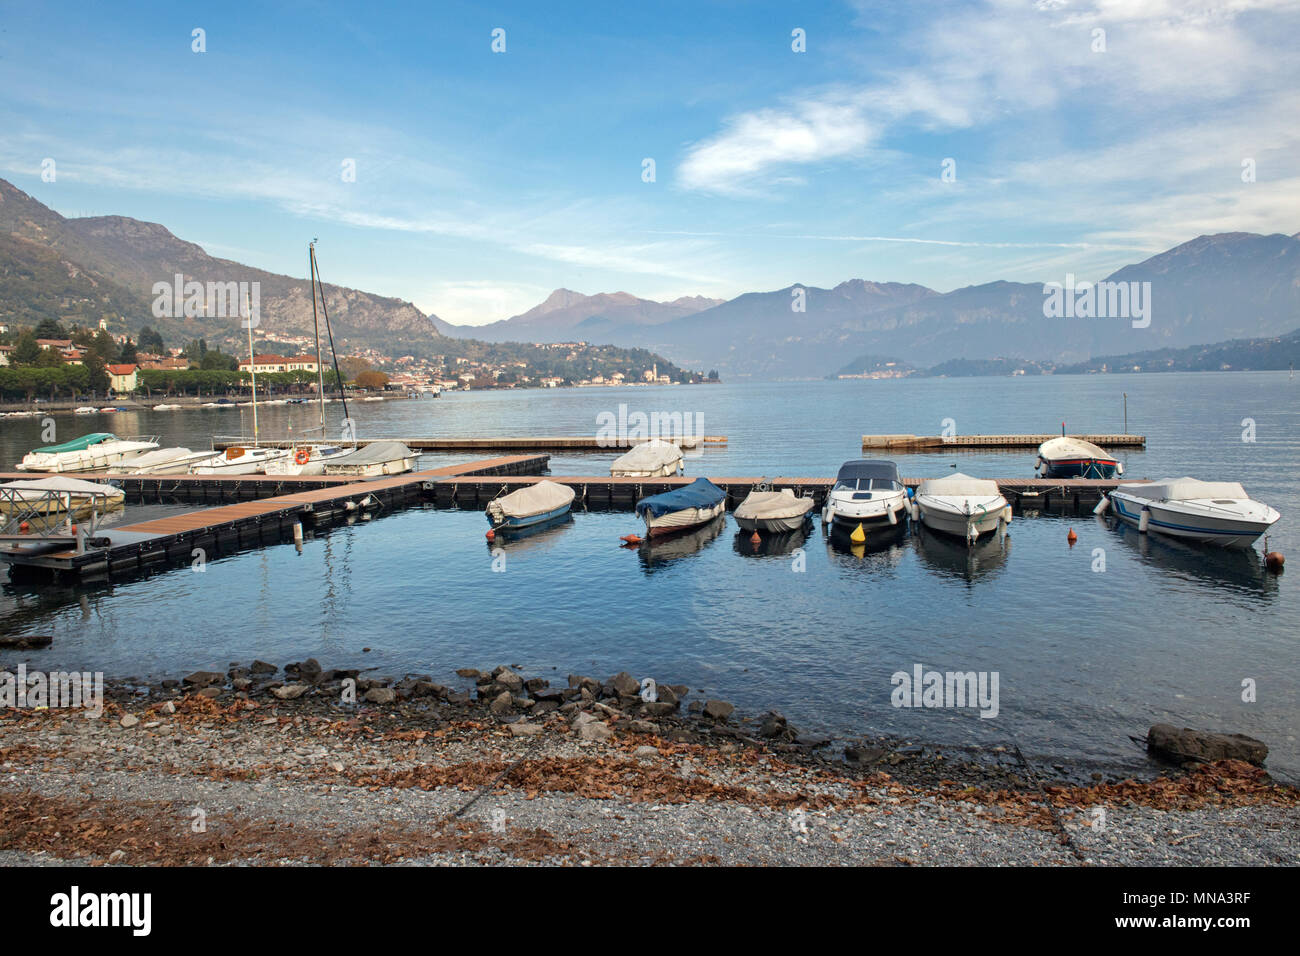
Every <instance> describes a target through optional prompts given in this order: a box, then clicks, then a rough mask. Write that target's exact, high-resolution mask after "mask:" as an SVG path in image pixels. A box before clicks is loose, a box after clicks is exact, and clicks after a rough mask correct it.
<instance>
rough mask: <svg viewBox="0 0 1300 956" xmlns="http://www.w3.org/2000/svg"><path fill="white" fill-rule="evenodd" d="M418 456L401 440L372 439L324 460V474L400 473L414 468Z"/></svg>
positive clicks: (373, 474)
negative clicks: (352, 449)
mask: <svg viewBox="0 0 1300 956" xmlns="http://www.w3.org/2000/svg"><path fill="white" fill-rule="evenodd" d="M419 457H420V456H419V455H418V454H416V453H415V452H413V451H411V449H409V448H407V447H406V445H405V443H403V442H400V441H394V440H387V441H372V442H371V443H370V444H369V445H366V446H365V447H363V448H358V449H356V450H355V451H350V452H348V453H347V454H346V455H340V456H339V457H337V458H332V459H330V460H328V461H326V462H325V474H327V475H357V476H360V477H365V478H370V477H375V476H377V475H401V474H405V473H406V472H408V471H410V470H411V469H412V468H414V467H415V462H416V460H417V459H418V458H419Z"/></svg>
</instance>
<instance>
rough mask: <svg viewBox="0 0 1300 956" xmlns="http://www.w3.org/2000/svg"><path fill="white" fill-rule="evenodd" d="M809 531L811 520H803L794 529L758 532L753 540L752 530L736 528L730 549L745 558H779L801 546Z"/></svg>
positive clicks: (810, 531) (810, 530)
mask: <svg viewBox="0 0 1300 956" xmlns="http://www.w3.org/2000/svg"><path fill="white" fill-rule="evenodd" d="M811 533H812V522H811V521H805V522H804V523H803V524H802V525H801V526H800V527H798V528H796V529H795V530H794V531H782V532H780V533H779V534H760V535H759V536H758V540H757V541H755V540H754V532H752V531H746V530H744V529H743V528H738V529H737V530H736V535H735V537H734V538H732V541H731V549H732V550H733V551H735V552H736V554H739V555H742V556H744V557H746V558H781V557H786V556H787V555H790V554H793V553H794V552H795V551H796V550H797V549H799V548H802V547H803V545H804V542H805V541H807V540H808V536H809V535H810V534H811Z"/></svg>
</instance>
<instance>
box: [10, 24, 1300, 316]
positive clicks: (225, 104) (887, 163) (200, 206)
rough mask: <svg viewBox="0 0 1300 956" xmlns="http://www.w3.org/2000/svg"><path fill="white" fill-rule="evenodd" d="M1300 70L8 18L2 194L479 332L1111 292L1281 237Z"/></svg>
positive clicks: (1143, 31) (1209, 29)
mask: <svg viewBox="0 0 1300 956" xmlns="http://www.w3.org/2000/svg"><path fill="white" fill-rule="evenodd" d="M543 7H544V9H542V8H543ZM195 28H202V29H203V30H204V31H205V34H206V47H207V50H206V52H204V53H195V52H193V51H192V49H191V46H192V30H194V29H195ZM497 28H501V29H503V30H504V31H505V44H506V49H505V52H504V53H494V52H493V51H492V49H491V44H492V31H493V30H494V29H497ZM796 28H799V29H802V30H803V31H805V34H806V45H807V50H806V52H803V53H796V52H794V51H793V50H792V49H791V44H792V37H791V31H792V30H794V29H796ZM1097 30H1102V31H1104V45H1105V49H1104V50H1095V49H1094V47H1096V46H1097V45H1098V34H1096V32H1095V31H1097ZM1298 50H1300V4H1297V3H1296V2H1294V0H1276V2H1274V0H1224V2H1219V3H1217V4H1215V5H1214V6H1209V5H1207V4H1204V3H1185V2H1180V0H1135V2H1121V0H1087V2H1084V0H1039V2H1037V3H1034V2H1015V3H1012V2H1007V0H989V2H980V3H976V2H971V3H929V2H925V0H920V2H911V3H909V2H885V3H866V2H862V3H832V2H827V3H817V4H806V3H762V2H758V3H755V2H734V3H733V2H721V3H709V2H705V0H695V2H690V3H658V4H655V3H650V4H618V5H614V4H606V3H590V4H576V3H573V4H569V3H548V4H537V3H519V4H493V5H471V4H460V3H410V4H407V3H382V2H373V3H369V4H360V5H359V4H355V3H351V4H346V3H333V2H301V3H283V4H263V3H258V4H244V3H238V2H224V3H214V4H201V3H200V4H183V5H182V4H175V3H159V4H151V3H134V4H133V3H123V4H95V5H91V4H84V3H83V4H61V3H30V4H28V3H24V4H17V3H12V2H7V3H5V4H4V6H3V17H2V18H0V129H3V130H4V132H3V135H0V176H3V177H4V178H7V179H9V180H11V181H12V182H14V183H15V184H16V185H17V186H18V187H19V188H21V189H23V190H25V191H27V192H29V193H31V194H32V195H34V196H35V197H36V198H38V199H40V200H41V201H42V202H44V203H46V204H47V205H50V206H51V207H53V208H54V209H57V210H58V211H59V212H61V213H63V214H64V215H104V214H110V213H112V214H122V215H128V216H133V217H136V218H139V219H146V220H152V221H157V222H162V223H164V224H165V225H167V226H168V227H169V228H170V229H171V230H172V231H173V232H175V233H176V234H177V235H179V236H181V237H182V238H185V239H189V240H192V241H194V242H198V243H199V244H201V245H202V246H204V248H206V249H207V250H208V251H209V252H211V253H212V254H214V255H219V256H224V257H227V258H232V259H237V260H239V261H242V262H246V263H248V264H251V265H256V266H259V267H262V268H266V269H270V270H272V271H276V272H285V273H289V274H292V275H303V274H305V272H306V246H307V242H308V241H309V240H310V239H312V238H313V237H318V238H319V240H320V244H319V247H318V249H319V257H320V260H321V265H322V270H323V274H324V277H325V279H326V280H327V281H329V282H335V283H340V284H345V285H352V286H356V287H359V288H363V289H366V290H368V291H371V292H376V293H380V294H386V295H393V296H398V297H400V298H403V299H407V300H410V301H412V302H414V303H415V304H416V305H417V306H419V307H420V308H422V309H423V310H425V311H427V312H433V313H436V314H438V315H439V316H441V317H442V318H444V319H447V320H448V321H453V322H461V323H470V324H480V323H483V322H488V321H492V320H495V319H500V318H505V317H507V316H509V315H513V314H516V313H518V312H522V311H524V310H526V309H528V308H529V307H531V306H532V305H534V304H536V303H537V302H538V301H540V300H541V299H542V298H543V297H545V295H546V294H547V293H548V292H549V291H550V290H552V289H554V288H557V287H561V286H563V287H567V288H571V289H576V290H578V291H581V292H586V293H595V292H610V291H616V290H625V291H628V292H631V293H633V294H636V295H640V296H644V297H647V298H654V299H672V298H676V297H677V296H681V295H695V294H702V295H710V296H718V297H730V296H734V295H736V294H739V293H741V292H745V291H752V290H764V289H775V288H781V287H784V286H786V285H789V284H791V283H794V282H801V283H805V284H809V285H818V286H831V285H835V284H836V283H838V282H841V281H843V280H845V279H849V278H865V279H872V280H878V281H885V280H894V281H907V282H919V283H923V284H925V285H928V286H930V287H932V288H936V289H939V290H941V291H947V290H950V289H953V288H957V287H959V286H963V285H968V284H972V283H978V282H984V281H988V280H991V279H995V278H1005V279H1014V280H1022V281H1048V280H1056V281H1061V280H1063V279H1064V276H1065V274H1066V273H1067V272H1073V273H1075V274H1077V275H1079V276H1080V277H1084V278H1100V277H1101V276H1102V275H1104V274H1105V273H1107V272H1109V271H1111V270H1112V269H1114V268H1116V267H1118V266H1120V265H1123V264H1125V263H1128V262H1132V261H1136V260H1139V259H1141V258H1145V257H1146V256H1148V255H1150V254H1153V253H1155V252H1158V251H1161V250H1163V249H1165V248H1168V247H1169V246H1171V245H1174V244H1176V243H1178V242H1181V241H1184V240H1186V239H1190V238H1192V237H1194V236H1196V235H1199V234H1202V233H1207V232H1225V231H1236V230H1241V231H1251V232H1286V233H1295V232H1297V231H1298V230H1300V151H1298V150H1297V145H1298V144H1297V140H1298V139H1300V122H1297V120H1300V54H1298V53H1297V51H1298ZM46 158H52V159H54V160H55V169H56V178H55V181H54V182H45V181H43V180H42V178H41V168H42V167H41V163H42V161H43V160H44V159H46ZM646 158H652V159H654V161H655V165H656V170H655V171H656V178H655V181H654V182H653V183H647V182H644V181H643V180H642V163H643V160H644V159H646ZM949 158H950V159H952V160H954V161H955V172H956V178H955V180H954V181H950V182H945V181H943V178H942V176H941V173H942V171H943V163H944V160H945V159H949ZM347 159H352V160H355V164H356V181H355V182H344V181H343V179H342V176H341V172H342V164H343V162H344V161H345V160H347ZM1246 159H1252V160H1254V163H1255V181H1254V182H1252V183H1245V182H1243V181H1242V162H1243V160H1246Z"/></svg>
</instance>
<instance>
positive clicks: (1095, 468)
mask: <svg viewBox="0 0 1300 956" xmlns="http://www.w3.org/2000/svg"><path fill="white" fill-rule="evenodd" d="M1034 470H1035V471H1040V470H1041V471H1042V473H1043V477H1044V478H1114V477H1116V476H1117V475H1122V474H1124V466H1123V465H1122V464H1120V463H1119V461H1118V460H1117V459H1115V458H1114V457H1113V456H1112V455H1110V454H1109V453H1108V452H1107V451H1106V450H1105V449H1104V448H1101V447H1099V446H1097V445H1094V444H1093V443H1092V442H1089V441H1084V440H1083V439H1082V438H1070V437H1068V436H1065V435H1062V436H1061V437H1059V438H1051V439H1048V440H1047V441H1045V442H1043V443H1042V444H1041V445H1039V446H1038V461H1037V462H1036V463H1035V464H1034Z"/></svg>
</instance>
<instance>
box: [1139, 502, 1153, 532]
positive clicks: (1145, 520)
mask: <svg viewBox="0 0 1300 956" xmlns="http://www.w3.org/2000/svg"><path fill="white" fill-rule="evenodd" d="M1150 523H1151V509H1150V508H1147V507H1145V506H1143V508H1142V517H1141V518H1139V519H1138V531H1139V532H1141V533H1142V534H1146V533H1147V525H1149V524H1150Z"/></svg>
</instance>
